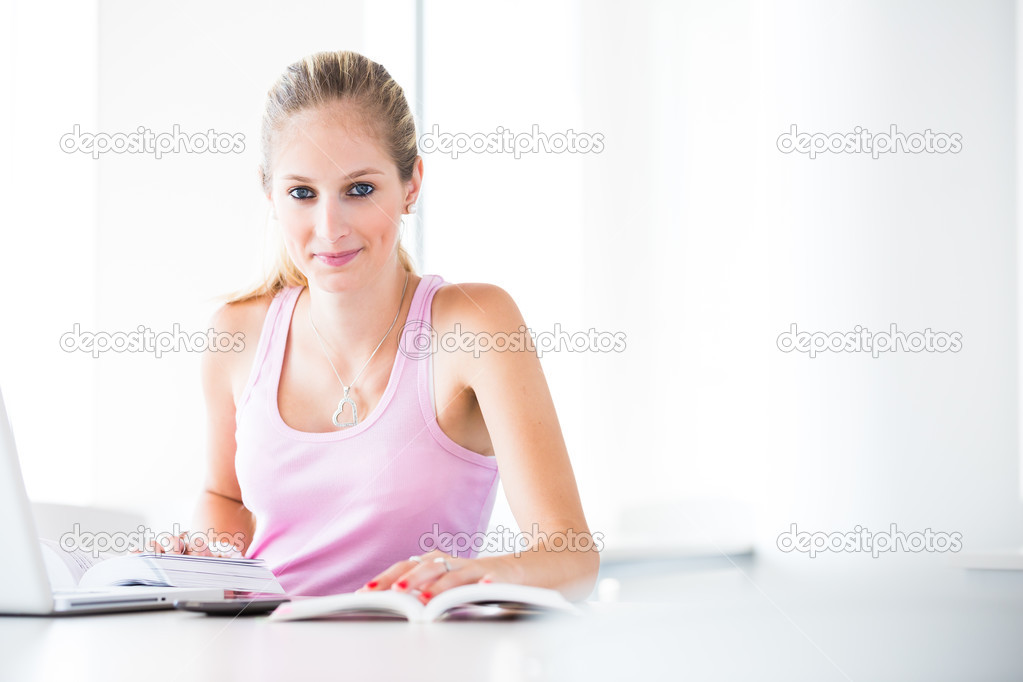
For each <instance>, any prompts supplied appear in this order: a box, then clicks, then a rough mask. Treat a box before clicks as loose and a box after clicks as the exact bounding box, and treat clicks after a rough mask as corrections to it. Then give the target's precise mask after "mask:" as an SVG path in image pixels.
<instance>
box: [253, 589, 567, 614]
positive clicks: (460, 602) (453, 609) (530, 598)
mask: <svg viewBox="0 0 1023 682" xmlns="http://www.w3.org/2000/svg"><path fill="white" fill-rule="evenodd" d="M548 612H558V613H568V614H576V615H578V614H581V613H582V611H581V610H580V609H579V607H577V606H575V605H574V604H572V602H570V601H568V600H567V599H565V597H564V596H562V594H561V593H560V592H558V591H557V590H549V589H547V588H543V587H532V586H530V585H516V584H513V583H474V584H472V585H459V586H458V587H452V588H451V589H450V590H445V591H443V592H441V593H440V594H438V595H437V596H436V597H433V598H432V599H430V600H429V601H428V602H426V604H425V605H424V604H423V603H422V602H420V601H419V599H418V598H417V597H416V596H414V595H412V594H410V593H407V592H397V591H395V590H379V591H376V592H347V593H345V594H333V595H330V596H326V597H305V598H302V597H299V598H297V599H295V600H293V601H291V602H289V603H287V604H281V605H280V606H278V607H277V609H276V610H274V612H273V613H271V614H270V617H269V620H274V621H279V620H305V619H309V618H333V617H349V616H367V615H370V616H372V615H377V616H380V615H391V616H398V617H404V618H407V619H408V620H409V621H411V622H413V623H428V622H431V621H435V620H440V619H441V618H443V617H452V618H456V617H457V618H470V619H475V618H487V617H493V616H502V615H511V614H523V613H525V614H534V613H548ZM456 614H457V615H456Z"/></svg>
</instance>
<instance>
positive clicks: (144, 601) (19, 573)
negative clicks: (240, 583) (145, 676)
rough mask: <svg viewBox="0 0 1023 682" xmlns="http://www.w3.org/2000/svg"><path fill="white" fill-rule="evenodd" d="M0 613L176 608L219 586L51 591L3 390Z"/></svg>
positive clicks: (217, 593)
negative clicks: (181, 601)
mask: <svg viewBox="0 0 1023 682" xmlns="http://www.w3.org/2000/svg"><path fill="white" fill-rule="evenodd" d="M0 519H3V520H4V535H3V546H2V550H0V554H2V556H0V614H2V615H39V616H46V615H65V614H77V613H106V612H110V611H142V610H150V609H167V608H173V606H174V601H175V600H176V599H181V600H185V599H195V600H204V601H213V600H219V599H223V598H224V590H223V589H220V588H186V587H145V586H141V585H137V586H136V585H130V586H117V587H106V588H103V589H84V588H83V589H76V590H58V591H53V590H52V589H51V587H50V581H49V578H48V577H47V575H46V568H45V566H44V563H43V553H42V547H41V546H40V543H39V538H38V537H37V536H36V529H35V520H34V519H33V518H32V510H31V507H30V506H29V501H28V493H27V492H26V491H25V483H24V481H23V480H22V478H21V466H20V464H19V462H18V452H17V450H16V449H15V446H14V432H13V431H12V429H11V423H10V420H9V419H8V418H7V408H6V407H5V406H4V398H3V393H0Z"/></svg>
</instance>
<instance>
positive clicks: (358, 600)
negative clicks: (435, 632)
mask: <svg viewBox="0 0 1023 682" xmlns="http://www.w3.org/2000/svg"><path fill="white" fill-rule="evenodd" d="M423 611H424V609H423V605H422V604H420V603H419V600H418V599H416V598H415V597H413V596H412V595H411V594H403V593H401V592H395V591H394V590H381V591H379V592H347V593H344V594H332V595H328V596H325V597H302V598H297V599H293V600H292V601H290V602H288V603H287V604H281V605H280V606H278V607H277V609H276V610H275V611H274V612H273V613H272V614H270V620H303V619H306V618H337V617H351V618H359V617H363V616H366V615H370V614H396V615H398V616H401V617H404V618H406V619H408V620H409V621H412V622H419V621H421V620H423Z"/></svg>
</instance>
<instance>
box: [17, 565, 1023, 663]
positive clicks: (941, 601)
mask: <svg viewBox="0 0 1023 682" xmlns="http://www.w3.org/2000/svg"><path fill="white" fill-rule="evenodd" d="M602 575H603V576H607V577H613V576H617V579H618V580H619V583H620V585H621V590H620V597H619V599H620V601H617V602H602V603H597V602H591V603H588V604H587V607H588V613H587V615H586V616H584V617H582V618H578V619H575V618H571V617H565V616H551V617H546V616H545V617H529V618H520V619H515V620H494V621H484V622H477V621H451V622H440V623H434V624H410V623H407V622H405V621H391V620H378V621H347V622H329V621H319V622H316V621H307V622H293V623H271V622H268V621H267V620H266V619H265V617H249V618H237V619H227V618H212V617H207V616H204V615H202V614H195V613H188V612H179V611H156V612H145V613H130V614H106V615H95V616H77V617H64V618H31V617H0V656H2V664H0V665H2V668H0V670H2V673H0V677H3V678H4V679H11V680H19V681H20V680H23V681H26V682H28V681H30V680H56V679H74V680H76V681H82V682H85V681H87V680H112V679H128V678H129V677H130V678H131V679H134V680H140V681H144V682H150V681H154V680H181V681H185V680H188V681H192V680H217V681H218V682H219V681H222V680H242V679H244V680H261V679H267V680H294V679H301V680H315V679H337V678H339V677H340V676H342V675H343V676H344V679H353V680H373V679H382V680H416V681H417V682H418V681H425V680H445V681H450V680H461V679H469V680H501V681H503V680H547V679H550V680H571V679H588V680H602V679H608V680H630V679H683V678H686V679H701V680H702V679H723V680H724V679H727V680H734V679H743V678H747V679H757V680H763V679H779V680H781V679H784V680H803V679H805V680H815V681H822V680H872V681H873V680H965V679H969V680H996V679H997V680H1008V679H1023V653H1021V647H1020V644H1021V643H1023V572H1021V571H1015V572H1009V571H965V570H963V569H956V568H952V567H949V566H947V565H945V564H943V563H940V562H929V563H926V562H919V563H917V564H905V565H901V566H895V565H891V566H881V565H880V564H879V562H877V561H873V562H872V563H861V564H859V565H854V564H850V565H848V566H845V567H844V568H840V569H839V568H835V567H826V566H825V565H824V564H823V563H821V564H817V565H814V566H812V568H808V567H805V566H804V567H803V568H801V569H800V568H799V567H796V570H793V568H792V565H787V566H781V565H778V564H774V565H764V564H763V562H754V561H746V562H740V563H738V564H736V565H731V564H730V563H729V564H727V565H724V566H710V565H697V566H692V565H690V566H676V567H670V568H665V567H659V568H657V569H656V570H655V569H652V568H650V567H649V566H648V567H635V566H634V567H631V568H630V567H613V566H612V567H604V568H602Z"/></svg>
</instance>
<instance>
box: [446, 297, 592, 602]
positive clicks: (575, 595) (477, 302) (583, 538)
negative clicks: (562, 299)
mask: <svg viewBox="0 0 1023 682" xmlns="http://www.w3.org/2000/svg"><path fill="white" fill-rule="evenodd" d="M460 289H461V292H462V295H463V296H464V297H465V298H466V299H468V300H467V301H466V303H465V304H463V305H462V306H459V307H460V309H461V312H462V315H463V318H462V319H463V320H465V322H463V325H462V329H463V331H464V330H470V331H471V332H475V333H477V334H480V335H486V336H489V338H490V339H493V340H496V339H498V338H502V337H500V336H499V335H503V334H507V335H508V338H509V339H512V340H515V339H520V340H522V341H524V343H523V344H522V345H523V346H525V348H523V349H522V350H504V351H502V350H485V351H483V352H481V353H479V354H478V357H475V358H474V357H473V356H472V353H466V354H464V356H463V358H462V359H463V362H460V363H459V365H460V366H462V367H465V371H466V374H465V375H464V379H463V380H464V381H465V385H466V386H468V387H469V388H470V389H471V390H472V391H473V392H474V393H475V394H476V400H477V401H478V402H479V406H480V410H481V412H482V413H483V420H484V422H486V425H487V430H488V432H489V433H490V438H491V442H492V443H493V446H494V454H495V455H496V457H497V462H498V466H499V467H500V472H501V480H502V482H503V484H504V491H505V494H506V495H507V497H508V504H509V506H510V507H511V511H512V513H513V514H514V516H515V521H516V522H517V523H518V525H519V529H520V532H521V533H523V535H525V536H527V537H529V536H532V535H533V534H534V532H535V533H536V534H537V537H532V540H533V543H532V545H531V547H530V548H529V549H527V550H524V551H522V552H521V553H520V554H519V556H517V557H516V556H514V555H505V556H504V557H502V558H504V559H506V560H507V561H509V562H510V563H511V564H512V565H513V566H514V567H515V568H516V569H517V572H518V574H519V576H520V579H519V580H518V582H521V583H523V584H527V585H537V586H539V587H550V588H553V589H558V590H560V591H562V592H563V593H564V594H565V596H566V597H567V598H569V599H584V598H585V597H586V596H588V595H589V594H590V592H591V591H592V590H593V587H594V585H595V584H596V580H597V571H598V569H599V567H600V554H599V552H598V551H597V547H599V543H594V542H593V540H592V538H591V537H590V531H589V528H588V527H587V525H586V518H585V516H584V514H583V508H582V503H581V501H580V498H579V491H578V488H577V486H576V481H575V476H574V474H573V473H572V464H571V462H570V460H569V456H568V449H567V448H566V446H565V439H564V437H563V435H562V433H561V426H560V424H559V423H558V416H557V413H556V412H555V409H554V401H553V400H552V398H551V392H550V389H549V388H548V386H547V380H546V378H545V377H544V374H543V369H542V368H541V366H540V360H539V358H538V357H537V354H536V350H535V348H533V343H532V339H531V337H530V336H529V332H528V331H520V330H525V329H526V323H525V321H524V320H523V318H522V314H521V313H520V312H519V309H518V306H517V305H516V304H515V302H514V301H513V300H512V298H511V296H509V295H508V293H507V292H505V291H504V290H503V289H501V288H500V287H497V286H493V285H488V284H467V285H462V286H461V287H460ZM543 533H546V534H547V538H548V539H549V538H551V537H552V536H556V535H557V534H561V536H562V537H563V538H565V539H566V540H568V539H570V538H572V537H575V538H576V541H575V542H569V543H568V545H567V546H565V545H564V544H563V543H561V542H556V543H554V544H555V545H557V546H561V547H563V549H561V550H560V551H559V550H558V549H555V548H552V547H550V546H547V547H544V546H543V545H544V544H545V543H543V542H542V540H541V537H542V535H541V534H543ZM587 541H588V542H587ZM546 544H548V545H549V544H550V543H546Z"/></svg>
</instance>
